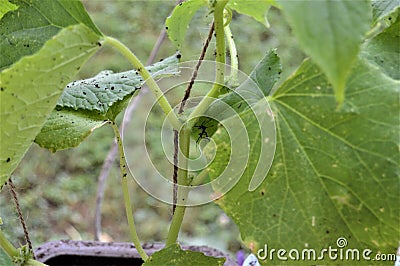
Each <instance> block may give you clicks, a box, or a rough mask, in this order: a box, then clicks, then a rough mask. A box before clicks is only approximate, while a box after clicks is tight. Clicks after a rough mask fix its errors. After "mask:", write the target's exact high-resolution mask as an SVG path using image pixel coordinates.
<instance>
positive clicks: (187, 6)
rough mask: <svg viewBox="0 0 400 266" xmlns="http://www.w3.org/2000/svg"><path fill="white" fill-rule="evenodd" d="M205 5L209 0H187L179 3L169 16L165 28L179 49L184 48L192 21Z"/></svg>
mask: <svg viewBox="0 0 400 266" xmlns="http://www.w3.org/2000/svg"><path fill="white" fill-rule="evenodd" d="M203 6H207V1H205V0H189V1H185V2H183V3H180V4H179V5H177V6H176V7H175V8H174V10H173V11H172V14H171V16H169V17H168V18H167V20H166V22H165V26H166V27H165V29H166V30H167V33H168V37H169V39H170V40H171V41H172V42H173V43H174V44H175V45H176V47H177V48H178V50H179V49H181V48H182V43H183V40H184V39H185V35H186V32H187V29H188V27H189V23H190V21H191V20H192V18H193V16H194V14H195V13H196V12H197V11H198V10H199V9H200V8H201V7H203Z"/></svg>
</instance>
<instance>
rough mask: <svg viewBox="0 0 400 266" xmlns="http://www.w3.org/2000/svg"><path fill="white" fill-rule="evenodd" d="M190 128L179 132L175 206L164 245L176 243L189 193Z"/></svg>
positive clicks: (184, 128)
mask: <svg viewBox="0 0 400 266" xmlns="http://www.w3.org/2000/svg"><path fill="white" fill-rule="evenodd" d="M190 132H191V131H190V129H188V128H186V126H184V127H183V128H182V129H181V130H180V132H179V148H180V150H181V152H180V153H179V154H180V155H181V156H179V162H180V164H179V166H180V167H179V169H178V178H177V179H178V180H177V181H178V185H179V186H178V190H177V206H176V208H175V213H174V215H173V217H172V222H171V226H170V228H169V232H168V237H167V241H166V243H165V246H169V245H172V244H174V243H176V240H177V239H178V234H179V231H180V228H181V225H182V221H183V216H184V215H185V210H186V206H185V204H186V202H187V196H188V194H189V187H187V176H188V170H187V168H188V157H189V149H190Z"/></svg>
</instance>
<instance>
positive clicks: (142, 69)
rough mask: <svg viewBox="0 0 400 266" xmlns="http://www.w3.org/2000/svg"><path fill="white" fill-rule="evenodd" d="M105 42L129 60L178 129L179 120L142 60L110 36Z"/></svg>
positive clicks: (173, 125) (174, 126)
mask: <svg viewBox="0 0 400 266" xmlns="http://www.w3.org/2000/svg"><path fill="white" fill-rule="evenodd" d="M104 43H106V44H109V45H111V46H112V47H114V48H116V49H117V50H118V51H119V52H120V53H121V54H122V55H123V56H125V58H127V59H128V60H129V62H131V64H132V65H133V67H134V68H135V69H136V70H137V71H138V72H139V74H140V75H141V76H142V77H143V79H144V80H145V81H146V84H147V86H148V87H149V89H150V91H151V92H152V93H153V94H154V96H155V97H156V99H157V102H158V104H159V105H160V107H161V109H162V110H163V111H164V113H165V114H166V115H167V119H168V120H169V122H170V123H171V125H172V127H173V128H174V129H179V128H180V126H181V122H180V121H179V120H178V117H177V116H176V114H175V112H174V111H173V109H172V107H171V105H170V104H169V102H168V100H167V98H166V97H165V96H164V93H163V92H162V91H161V89H160V87H159V86H158V84H157V83H156V82H155V80H154V79H153V78H152V77H151V75H150V73H149V72H148V71H147V70H146V68H145V67H144V65H143V64H142V62H140V60H139V59H138V58H137V57H136V56H135V54H133V53H132V51H131V50H129V48H128V47H126V46H125V45H124V44H123V43H121V42H120V41H118V40H117V39H114V38H112V37H109V36H106V37H105V42H104Z"/></svg>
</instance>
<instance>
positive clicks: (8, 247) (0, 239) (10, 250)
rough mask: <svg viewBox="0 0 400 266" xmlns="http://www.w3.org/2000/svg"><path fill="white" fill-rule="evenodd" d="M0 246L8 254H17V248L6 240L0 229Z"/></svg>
mask: <svg viewBox="0 0 400 266" xmlns="http://www.w3.org/2000/svg"><path fill="white" fill-rule="evenodd" d="M0 247H2V248H3V250H4V251H5V252H6V253H7V255H8V256H10V257H11V258H12V257H16V256H18V255H19V253H18V250H17V249H16V248H15V247H14V246H13V245H12V244H11V243H10V242H9V241H8V239H7V238H6V236H5V235H4V233H3V231H2V230H1V229H0Z"/></svg>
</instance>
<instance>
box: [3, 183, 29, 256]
mask: <svg viewBox="0 0 400 266" xmlns="http://www.w3.org/2000/svg"><path fill="white" fill-rule="evenodd" d="M8 184H9V186H10V193H11V195H12V198H13V200H14V203H15V208H16V209H17V213H18V218H19V222H20V223H21V226H22V229H23V231H24V236H25V241H26V243H27V244H28V247H29V249H30V250H31V252H32V254H33V258H35V253H34V252H33V247H32V242H31V239H30V238H29V233H28V228H27V226H26V223H25V219H24V216H23V215H22V211H21V206H20V205H19V201H18V196H17V192H16V189H15V186H14V183H13V181H12V178H11V177H10V179H8Z"/></svg>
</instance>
